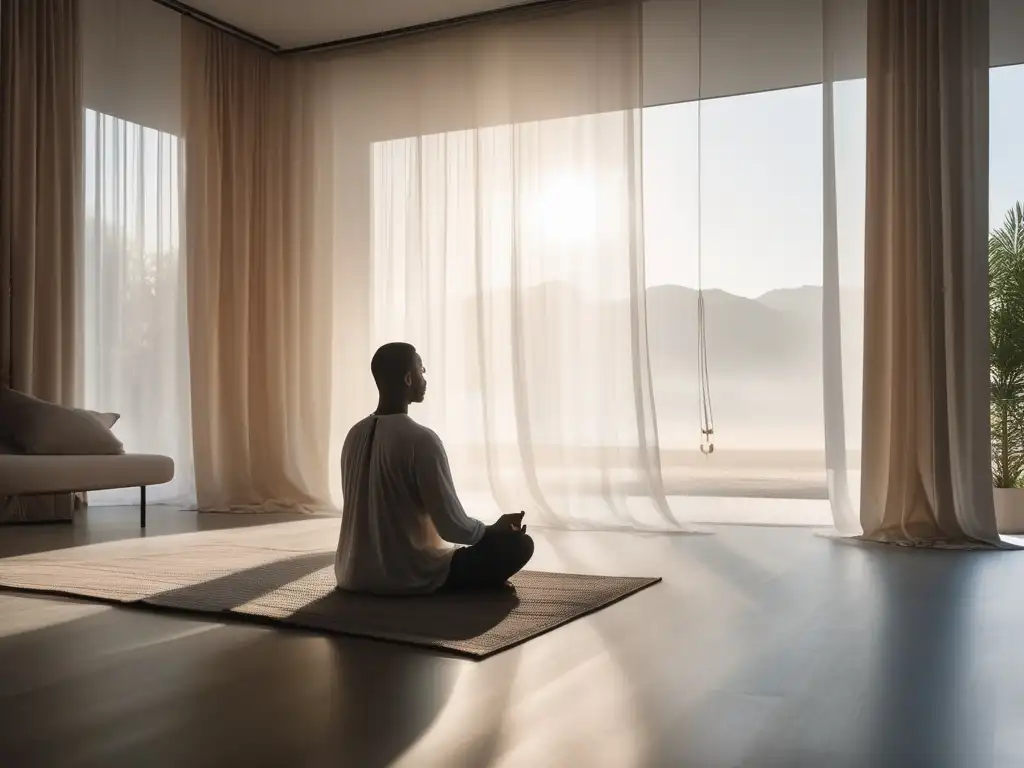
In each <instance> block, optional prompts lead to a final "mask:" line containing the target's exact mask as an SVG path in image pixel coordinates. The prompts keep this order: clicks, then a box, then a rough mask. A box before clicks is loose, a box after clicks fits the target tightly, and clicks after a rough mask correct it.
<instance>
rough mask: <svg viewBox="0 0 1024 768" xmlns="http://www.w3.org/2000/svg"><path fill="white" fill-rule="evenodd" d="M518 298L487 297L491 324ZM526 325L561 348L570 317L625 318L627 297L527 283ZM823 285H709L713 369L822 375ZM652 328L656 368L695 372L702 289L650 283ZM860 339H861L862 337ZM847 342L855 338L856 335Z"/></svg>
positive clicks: (849, 300)
mask: <svg viewBox="0 0 1024 768" xmlns="http://www.w3.org/2000/svg"><path fill="white" fill-rule="evenodd" d="M862 296H863V293H862V292H860V291H854V290H849V291H846V292H844V293H843V294H842V300H843V321H844V323H845V322H850V321H851V320H856V319H857V318H858V317H859V313H860V312H861V307H860V304H861V302H862V301H863V299H862ZM511 301H512V297H511V296H510V295H509V294H508V293H507V292H505V291H502V292H500V293H498V294H497V295H495V296H493V297H491V299H490V300H489V301H487V302H485V303H484V306H485V307H486V311H485V312H484V320H485V322H487V323H494V324H507V323H508V318H509V317H510V314H509V308H510V306H511ZM516 301H517V303H518V304H519V306H520V307H521V312H520V313H519V317H520V321H521V323H522V327H521V330H522V332H523V333H524V334H525V336H526V338H527V339H530V338H534V339H535V338H537V337H536V334H537V333H542V335H543V338H544V344H545V345H549V349H550V351H551V352H555V351H556V350H557V349H559V348H560V347H563V345H565V344H571V343H572V341H573V336H574V330H573V329H572V328H569V327H565V326H566V323H564V322H562V321H563V318H566V317H580V318H586V319H588V320H593V319H594V318H597V317H600V316H601V314H602V312H603V311H607V312H609V313H616V315H617V317H618V318H622V317H626V316H628V315H626V314H625V313H628V311H629V310H628V308H627V307H626V306H625V303H624V302H623V301H621V300H618V301H609V302H607V303H606V304H605V305H604V306H602V305H601V304H600V303H597V302H593V301H590V300H588V299H587V298H585V297H584V296H583V295H582V294H581V293H580V291H578V290H577V289H576V288H574V287H573V286H572V285H571V284H569V283H566V282H550V283H545V284H542V285H538V286H533V287H530V288H527V289H525V290H523V292H522V293H521V294H520V295H519V296H517V297H516ZM821 302H822V288H821V287H820V286H803V287H799V288H784V289H779V290H774V291H770V292H768V293H766V294H764V295H763V296H760V297H758V298H756V299H751V298H746V297H743V296H735V295H733V294H730V293H727V292H725V291H721V290H706V291H704V307H705V332H706V338H707V350H708V365H709V367H710V370H711V373H712V375H713V376H715V375H724V376H735V375H739V376H744V377H745V376H759V375H761V376H770V377H772V378H779V377H782V378H788V377H790V376H794V377H807V376H813V377H814V379H815V380H820V376H821V359H822V319H821V314H822V306H821ZM646 304H647V333H648V345H649V348H650V356H651V364H652V366H653V368H654V369H655V374H656V375H658V374H668V375H672V374H688V373H690V372H693V371H695V370H696V364H697V337H698V334H697V291H696V290H694V289H692V288H686V287H683V286H679V285H659V286H653V287H650V288H648V289H647V292H646ZM464 311H465V315H464V317H465V318H466V320H467V329H469V328H476V326H477V320H478V314H477V302H476V301H474V300H470V301H469V302H467V306H466V307H465V310H464ZM853 341H856V342H859V338H858V339H855V340H853ZM844 343H851V340H850V339H847V340H845V341H844Z"/></svg>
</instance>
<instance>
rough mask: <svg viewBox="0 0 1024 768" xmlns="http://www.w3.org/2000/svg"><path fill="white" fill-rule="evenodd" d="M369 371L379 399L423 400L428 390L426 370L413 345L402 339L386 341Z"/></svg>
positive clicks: (410, 401)
mask: <svg viewBox="0 0 1024 768" xmlns="http://www.w3.org/2000/svg"><path fill="white" fill-rule="evenodd" d="M370 372H371V373H372V374H373V380H374V381H375V382H376V384H377V391H378V392H380V397H381V399H382V400H388V401H391V402H399V403H402V404H403V405H407V404H409V403H422V402H423V397H424V396H425V395H426V392H427V379H426V373H427V369H426V368H424V367H423V360H422V359H421V358H420V356H419V354H418V353H417V352H416V347H414V346H413V345H412V344H406V343H405V342H402V341H395V342H392V343H390V344H385V345H384V346H383V347H381V348H380V349H378V350H377V351H376V352H375V353H374V355H373V360H371V361H370Z"/></svg>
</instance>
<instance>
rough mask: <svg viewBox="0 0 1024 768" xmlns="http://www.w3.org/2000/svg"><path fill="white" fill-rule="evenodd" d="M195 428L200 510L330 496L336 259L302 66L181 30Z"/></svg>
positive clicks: (303, 502)
mask: <svg viewBox="0 0 1024 768" xmlns="http://www.w3.org/2000/svg"><path fill="white" fill-rule="evenodd" d="M182 56H183V73H182V79H183V86H182V90H183V114H184V139H185V148H186V149H185V156H186V161H185V165H186V172H185V186H186V201H187V202H186V222H187V224H186V245H187V249H186V252H187V258H188V268H187V292H188V310H189V314H188V322H189V349H190V367H191V382H192V386H191V394H192V424H193V426H192V431H193V443H194V454H195V467H196V495H197V499H198V506H199V508H200V509H204V510H231V509H243V510H274V509H296V508H315V507H320V506H323V505H324V504H326V503H328V501H329V496H330V493H329V488H328V471H327V467H328V461H329V425H330V392H331V378H330V377H331V348H330V339H331V322H332V314H331V311H330V304H329V302H330V292H329V289H330V274H331V273H330V263H329V260H328V259H321V258H319V257H318V254H317V252H315V251H314V250H313V249H312V248H311V237H312V235H311V233H312V231H313V228H312V226H311V220H310V218H309V216H310V214H311V212H312V200H311V198H310V186H309V180H310V172H311V168H312V158H311V156H310V155H309V154H308V152H309V151H310V147H311V145H310V142H309V141H308V140H307V138H306V137H305V135H304V134H305V132H306V130H307V120H306V114H307V113H306V109H305V106H304V105H305V102H304V98H303V88H302V85H303V80H302V78H301V77H300V72H299V67H300V66H301V65H300V64H299V63H298V62H295V61H293V60H288V59H282V58H275V57H273V56H271V55H270V54H267V53H265V52H263V51H260V50H258V49H256V48H254V47H252V46H250V45H247V44H246V43H242V42H239V41H238V40H235V39H233V38H231V37H229V36H227V35H224V34H222V33H220V32H217V31H215V30H211V29H209V28H208V27H205V26H203V25H200V24H196V23H193V22H190V21H187V20H186V22H185V23H184V24H183V28H182Z"/></svg>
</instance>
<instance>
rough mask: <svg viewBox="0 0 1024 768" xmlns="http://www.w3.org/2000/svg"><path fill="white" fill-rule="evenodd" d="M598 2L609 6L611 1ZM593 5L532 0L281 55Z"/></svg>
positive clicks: (581, 0)
mask: <svg viewBox="0 0 1024 768" xmlns="http://www.w3.org/2000/svg"><path fill="white" fill-rule="evenodd" d="M596 1H597V2H601V1H603V2H608V1H609V0H596ZM593 2H595V0H528V2H520V3H516V4H515V5H505V6H502V7H501V8H492V9H491V10H488V11H477V12H476V13H466V14H463V15H462V16H453V17H452V18H450V19H439V20H437V21H428V22H424V23H423V24H413V25H412V26H408V27H398V28H397V29H389V30H385V31H384V32H373V33H371V34H368V35H357V36H355V37H343V38H340V39H338V40H328V41H327V42H323V43H313V44H312V45H300V46H296V47H295V48H283V49H281V50H280V51H279V52H280V53H281V54H282V55H288V54H295V53H319V52H322V51H332V50H337V49H339V48H351V47H354V46H357V45H365V44H367V43H376V42H381V41H384V40H395V39H398V38H402V37H409V36H411V35H419V34H422V33H424V32H433V31H436V30H440V29H448V28H450V27H458V26H462V25H463V24H472V23H474V22H479V21H486V20H488V19H494V18H500V17H502V16H513V15H515V14H518V13H522V12H524V11H537V10H545V9H548V8H558V7H560V6H568V5H581V4H584V3H593Z"/></svg>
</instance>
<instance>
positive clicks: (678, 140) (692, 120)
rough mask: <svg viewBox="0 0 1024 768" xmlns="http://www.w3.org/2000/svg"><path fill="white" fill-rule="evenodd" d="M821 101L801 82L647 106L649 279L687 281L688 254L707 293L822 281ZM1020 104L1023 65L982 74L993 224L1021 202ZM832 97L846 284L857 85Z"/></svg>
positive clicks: (859, 100) (857, 156)
mask: <svg viewBox="0 0 1024 768" xmlns="http://www.w3.org/2000/svg"><path fill="white" fill-rule="evenodd" d="M821 100H822V88H821V86H808V87H804V88H793V89H789V90H784V91H773V92H770V93H761V94H751V95H748V96H734V97H730V98H725V99H717V100H711V101H705V102H704V103H702V104H701V105H700V106H699V107H698V105H697V104H695V103H690V104H673V105H669V106H665V107H657V108H654V109H648V110H647V111H646V112H645V114H644V209H645V217H644V221H645V237H646V256H647V282H648V284H649V285H660V284H663V283H674V284H679V285H687V286H691V287H695V286H696V284H697V266H698V261H697V253H698V251H699V252H700V254H701V262H702V269H703V285H704V287H705V288H721V289H724V290H726V291H729V292H730V293H734V294H738V295H743V296H750V297H755V296H759V295H761V294H763V293H765V292H767V291H770V290H773V289H776V288H784V287H794V286H800V285H821V274H822V267H821V258H822V256H821V254H822V250H821V243H822V197H821V189H822V123H821V117H820V116H821ZM1022 100H1024V66H1014V67H1003V68H1000V69H995V70H992V76H991V164H990V165H991V182H990V189H991V196H990V212H991V213H990V224H991V225H992V226H996V225H998V224H1000V223H1001V222H1002V221H1003V218H1004V217H1005V213H1006V210H1007V209H1008V208H1009V207H1010V206H1011V205H1013V203H1014V202H1015V201H1017V200H1024V141H1021V138H1020V137H1021V129H1022V118H1024V108H1022V107H1021V103H1022ZM835 104H836V108H835V115H836V125H835V128H836V178H837V192H838V197H839V229H840V238H839V241H840V258H841V261H842V263H843V270H842V274H843V276H844V278H845V279H846V280H847V282H850V283H854V284H855V283H858V282H859V280H860V278H859V271H858V269H857V266H858V265H857V264H856V261H857V260H858V257H859V256H860V254H862V253H863V250H862V249H863V216H864V211H863V199H864V198H863V185H864V142H865V84H864V81H863V80H860V81H854V82H847V83H839V84H837V86H836V89H835ZM698 127H699V130H698ZM698 170H699V174H698ZM698 189H699V190H700V196H699V197H698ZM698 201H699V208H698ZM698 211H699V215H698ZM698 221H699V223H700V227H699V228H698ZM698 232H699V233H700V235H699V236H700V240H699V245H700V247H699V249H698Z"/></svg>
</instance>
